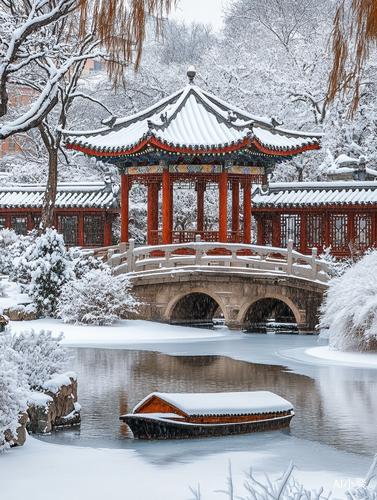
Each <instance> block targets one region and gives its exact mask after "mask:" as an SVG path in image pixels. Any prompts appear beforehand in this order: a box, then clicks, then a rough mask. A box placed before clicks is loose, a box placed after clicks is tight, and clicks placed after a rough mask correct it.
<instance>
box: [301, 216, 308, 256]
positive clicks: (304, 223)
mask: <svg viewBox="0 0 377 500" xmlns="http://www.w3.org/2000/svg"><path fill="white" fill-rule="evenodd" d="M307 228H308V215H307V213H306V212H301V228H300V229H301V230H300V252H301V253H303V254H306V253H309V248H308V233H307Z"/></svg>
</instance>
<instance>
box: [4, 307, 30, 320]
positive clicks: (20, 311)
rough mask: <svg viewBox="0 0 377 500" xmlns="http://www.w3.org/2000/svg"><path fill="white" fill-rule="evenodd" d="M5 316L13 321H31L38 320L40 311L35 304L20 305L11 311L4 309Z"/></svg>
mask: <svg viewBox="0 0 377 500" xmlns="http://www.w3.org/2000/svg"><path fill="white" fill-rule="evenodd" d="M4 314H6V315H7V316H9V319H10V320H11V321H31V320H33V319H38V318H39V315H38V311H37V308H36V307H35V305H34V304H27V305H26V306H24V305H23V304H19V305H17V306H14V307H10V308H9V309H4Z"/></svg>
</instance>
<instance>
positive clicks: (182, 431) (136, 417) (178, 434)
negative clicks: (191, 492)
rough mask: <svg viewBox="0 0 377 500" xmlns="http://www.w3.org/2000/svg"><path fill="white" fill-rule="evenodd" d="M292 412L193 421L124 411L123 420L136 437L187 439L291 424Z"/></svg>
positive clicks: (278, 427) (270, 429) (276, 427)
mask: <svg viewBox="0 0 377 500" xmlns="http://www.w3.org/2000/svg"><path fill="white" fill-rule="evenodd" d="M293 416H294V412H293V411H292V412H291V415H286V416H284V417H277V418H272V419H267V420H253V421H249V422H233V423H228V424H190V423H187V422H177V421H174V420H166V419H156V418H148V417H147V416H145V414H144V416H143V415H142V414H133V415H123V416H121V417H120V420H123V422H125V423H126V424H127V425H128V426H129V427H130V428H131V430H132V433H133V435H134V437H135V438H137V439H186V438H199V437H211V436H232V435H235V434H246V433H249V432H262V431H272V430H278V429H282V428H284V427H288V426H289V424H290V421H291V419H292V417H293Z"/></svg>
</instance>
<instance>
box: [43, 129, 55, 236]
mask: <svg viewBox="0 0 377 500" xmlns="http://www.w3.org/2000/svg"><path fill="white" fill-rule="evenodd" d="M39 130H40V132H41V136H42V139H43V142H44V143H45V146H46V148H47V151H48V179H47V185H46V191H45V196H44V200H43V207H42V217H41V222H40V225H39V230H38V233H39V234H42V233H44V232H45V231H46V229H47V228H48V227H53V226H55V200H56V192H57V183H58V144H59V140H60V137H57V138H53V137H52V135H51V134H50V133H49V131H48V130H47V129H46V128H45V127H44V126H43V125H41V126H40V127H39Z"/></svg>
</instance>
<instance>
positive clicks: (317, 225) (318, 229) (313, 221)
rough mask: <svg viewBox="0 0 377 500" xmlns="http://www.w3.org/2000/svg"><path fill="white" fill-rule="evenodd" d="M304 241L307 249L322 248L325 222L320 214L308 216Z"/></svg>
mask: <svg viewBox="0 0 377 500" xmlns="http://www.w3.org/2000/svg"><path fill="white" fill-rule="evenodd" d="M306 220H307V222H306V240H307V247H308V248H323V245H324V244H325V220H324V218H323V215H322V214H308V215H307V219H306Z"/></svg>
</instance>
